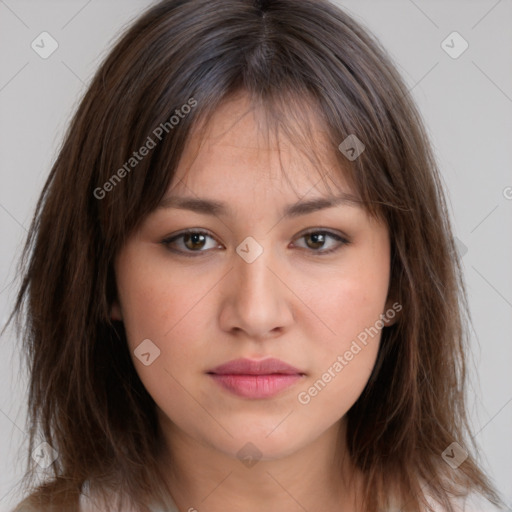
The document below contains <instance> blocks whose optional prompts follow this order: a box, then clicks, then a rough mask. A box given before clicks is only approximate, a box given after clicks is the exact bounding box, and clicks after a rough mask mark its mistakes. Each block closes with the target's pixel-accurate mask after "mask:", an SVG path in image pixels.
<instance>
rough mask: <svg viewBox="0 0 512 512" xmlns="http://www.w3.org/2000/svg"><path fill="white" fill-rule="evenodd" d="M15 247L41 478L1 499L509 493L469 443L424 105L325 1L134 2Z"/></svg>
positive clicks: (106, 506) (77, 504) (395, 504)
mask: <svg viewBox="0 0 512 512" xmlns="http://www.w3.org/2000/svg"><path fill="white" fill-rule="evenodd" d="M433 242H434V243H433ZM26 261H27V264H26V269H25V277H24V282H23V285H22V288H21V290H20V293H19V296H18V301H17V304H16V312H17V314H18V315H19V316H20V318H21V320H22V322H23V323H24V324H25V327H26V331H25V339H26V345H25V350H26V352H27V355H28V357H29V364H30V372H31V384H30V395H29V405H30V414H31V416H30V419H31V445H30V453H31V454H33V453H34V450H36V451H37V450H39V452H37V453H39V455H40V457H41V458H42V459H43V460H44V461H45V464H44V466H45V467H47V470H48V472H49V473H48V478H47V480H46V482H45V483H43V484H42V485H39V486H33V487H34V488H32V489H31V492H30V494H29V496H28V497H27V499H26V500H25V501H24V502H23V503H22V504H20V505H19V507H18V508H17V510H20V511H21V510H38V511H43V510H44V511H46V510H59V511H60V510H70V511H71V510H73V511H75V510H123V511H125V510H129V509H130V510H150V511H157V510H171V511H172V510H178V509H179V510H182V511H183V510H188V511H189V512H191V511H193V510H198V511H202V510H205V511H209V512H216V511H220V510H222V511H227V512H229V511H230V510H244V511H256V510H265V511H274V510H287V511H295V510H297V511H299V510H308V511H311V512H312V511H316V510H344V511H346V512H355V511H363V510H364V511H368V512H377V511H380V510H404V511H406V510H407V511H420V510H421V511H424V510H425V511H426V510H446V511H452V510H457V507H459V506H460V505H461V503H463V501H464V499H465V497H466V496H473V495H480V496H482V497H483V498H485V499H486V500H487V501H488V502H490V503H494V504H496V505H499V504H500V502H499V498H498V495H497V493H496V491H495V490H494V489H493V488H492V486H491V484H490V482H489V480H488V479H487V477H486V476H485V475H484V474H483V472H482V471H481V469H480V468H479V467H478V464H477V462H476V461H475V459H474V457H473V456H472V455H471V453H470V452H471V449H470V448H471V447H470V446H469V445H468V443H469V441H468V439H469V437H468V435H467V434H468V428H467V419H466V409H465V403H464V375H465V366H464V352H465V350H466V345H465V340H466V338H465V329H464V327H465V325H464V319H465V317H464V311H465V309H464V307H465V301H464V290H463V285H462V280H461V272H460V267H459V263H458V260H457V256H456V252H455V248H454V243H453V236H452V232H451V227H450V223H449V220H448V214H447V210H446V206H445V201H444V196H443V192H442V190H441V187H440V180H439V175H438V171H437V169H436V164H435V161H434V158H433V155H432V152H431V149H430V146H429V143H428V140H427V137H426V135H425V131H424V128H423V126H422V122H421V118H420V116H419V114H418V112H417V110H416V108H415V106H414V105H413V103H412V101H411V98H410V96H409V94H408V91H407V88H406V87H405V85H404V83H403V81H402V80H401V78H400V76H399V75H398V73H397V71H396V70H395V68H394V67H393V64H392V63H391V61H390V59H389V57H388V56H387V55H386V54H385V52H384V50H383V49H382V48H381V47H380V45H379V43H378V42H377V41H376V40H375V39H374V38H372V36H371V35H369V34H368V33H367V32H365V31H364V30H363V29H362V28H361V27H360V26H359V25H358V24H357V23H356V22H355V21H354V20H353V19H351V18H350V17H349V16H348V15H346V14H345V13H344V12H343V11H341V10H340V9H338V8H337V7H335V6H333V5H331V4H330V3H328V2H326V1H312V0H311V1H310V0H305V1H296V0H275V1H267V2H263V1H261V2H253V1H249V0H215V1H211V0H208V1H206V0H190V1H178V0H164V1H162V2H160V3H158V4H156V5H155V6H153V7H152V8H150V9H149V10H148V11H147V12H146V13H144V14H143V15H142V16H141V17H140V18H139V19H138V20H137V21H136V23H135V24H134V25H133V26H132V27H131V28H130V29H129V30H128V31H127V32H126V33H125V34H124V36H123V37H122V38H121V40H120V41H119V42H118V43H117V44H116V46H115V48H114V49H113V50H112V52H111V53H110V55H109V56H108V57H107V59H106V61H105V62H104V64H103V65H102V66H101V68H100V69H99V71H98V72H97V74H96V76H95V78H94V80H93V82H92V84H91V86H90V87H89V89H88V91H87V93H86V95H85V97H84V99H83V101H82V102H81V104H80V107H79V109H78V111H77V113H76V115H75V118H74V120H73V122H72V123H71V126H70V128H69V131H68V134H67V137H66V140H65V142H64V145H63V147H62V149H61V151H60V154H59V156H58V158H57V161H56V162H55V165H54V167H53V169H52V172H51V174H50V177H49V179H48V181H47V183H46V186H45V188H44V190H43V194H42V196H41V199H40V201H39V203H38V208H37V212H36V215H35V219H34V222H33V224H32V228H31V231H30V235H29V239H28V242H27V247H26ZM40 439H44V440H45V441H44V442H45V443H46V444H43V445H41V444H39V440H40ZM31 475H32V472H31V471H30V468H29V471H28V472H27V478H26V485H27V488H29V485H30V483H31V480H30V478H31ZM479 510H481V509H479Z"/></svg>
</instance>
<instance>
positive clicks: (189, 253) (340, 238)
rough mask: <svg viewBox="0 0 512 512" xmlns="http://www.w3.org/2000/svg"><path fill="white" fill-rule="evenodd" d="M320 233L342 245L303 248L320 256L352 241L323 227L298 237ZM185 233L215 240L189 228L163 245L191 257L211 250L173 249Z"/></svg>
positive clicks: (164, 241) (209, 234)
mask: <svg viewBox="0 0 512 512" xmlns="http://www.w3.org/2000/svg"><path fill="white" fill-rule="evenodd" d="M319 234H322V235H328V236H329V237H331V238H333V239H335V240H337V241H338V242H340V245H337V246H336V247H334V248H331V249H327V250H323V251H322V250H314V249H309V248H303V247H301V249H306V250H308V249H309V250H310V251H311V252H312V253H313V254H314V255H315V256H316V255H319V256H323V255H325V254H330V253H333V252H335V251H338V250H340V249H341V248H342V247H343V246H345V245H348V244H350V241H349V240H348V239H346V238H344V237H343V236H341V235H338V234H336V233H333V232H332V231H327V230H321V229H316V230H311V231H308V232H307V233H303V234H302V235H301V236H300V237H299V238H298V239H301V238H304V237H307V236H310V235H319ZM185 235H206V236H208V237H210V238H212V239H213V240H215V238H214V237H213V235H212V234H211V233H209V232H208V231H204V230H193V229H192V230H187V231H182V232H181V233H178V234H176V235H172V236H171V237H168V238H165V239H164V240H162V241H161V243H162V245H164V246H165V247H166V248H167V249H168V250H169V251H172V252H174V253H177V254H180V255H183V256H185V257H191V258H197V257H199V256H202V255H203V253H206V252H209V251H210V249H207V250H205V251H204V250H198V251H191V250H189V249H188V250H185V251H183V250H177V249H172V248H171V247H170V245H171V244H172V243H173V242H175V241H176V240H179V239H180V238H183V237H184V236H185Z"/></svg>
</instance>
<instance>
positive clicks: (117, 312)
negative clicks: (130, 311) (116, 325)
mask: <svg viewBox="0 0 512 512" xmlns="http://www.w3.org/2000/svg"><path fill="white" fill-rule="evenodd" d="M110 318H111V319H112V320H118V321H119V322H122V321H123V314H122V312H121V305H120V304H119V301H118V300H117V299H115V300H114V302H113V303H112V306H111V307H110Z"/></svg>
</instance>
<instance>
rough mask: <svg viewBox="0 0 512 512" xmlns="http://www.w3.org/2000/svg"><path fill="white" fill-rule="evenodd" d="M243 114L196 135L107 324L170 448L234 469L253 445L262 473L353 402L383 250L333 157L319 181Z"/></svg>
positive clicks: (236, 109) (239, 110)
mask: <svg viewBox="0 0 512 512" xmlns="http://www.w3.org/2000/svg"><path fill="white" fill-rule="evenodd" d="M248 109H249V104H248V102H247V99H246V98H244V97H239V98H237V99H233V100H231V101H230V102H229V103H226V104H224V105H223V106H222V107H221V108H219V110H218V111H217V112H216V114H215V116H214V118H213V119H212V121H211V123H210V125H209V132H208V134H207V136H206V138H203V139H202V140H201V141H199V140H196V139H194V137H192V139H191V141H190V142H189V145H188V147H187V148H186V151H185V153H184V154H183V158H182V160H181V162H180V165H179V168H178V170H177V174H176V176H175V178H174V180H173V183H172V184H171V187H170V188H169V190H168V191H167V193H166V195H165V198H164V200H163V201H162V203H161V205H160V207H159V208H157V209H156V210H155V211H154V212H153V213H151V214H150V215H149V216H148V217H147V218H146V219H145V220H144V221H143V223H142V225H141V227H140V229H139V230H138V231H137V232H136V233H134V234H133V235H132V236H131V238H130V239H129V240H128V241H127V243H126V244H125V246H124V247H123V248H122V250H121V251H120V253H119V254H118V257H117V259H116V262H115V270H116V280H117V288H118V298H119V301H118V302H117V303H116V304H114V307H113V310H112V315H113V317H114V318H117V319H120V320H122V321H123V322H124V324H125V328H126V333H127V338H128V344H129V349H130V353H131V355H132V358H133V361H134V364H135V367H136V369H137V372H138V374H139V376H140V379H141V380H142V382H143V384H144V386H145V387H146V389H147V390H148V392H149V394H150V395H151V396H152V397H153V399H154V400H155V402H156V404H157V407H158V413H159V416H160V418H162V421H163V422H164V423H165V425H167V427H168V431H169V432H170V435H171V436H172V435H179V434H180V433H181V434H184V435H186V436H187V438H188V439H189V440H191V441H193V442H197V443H199V444H201V445H203V446H207V447H208V448H209V449H214V450H217V451H218V452H222V453H223V454H227V455H230V456H232V457H239V455H237V453H238V452H239V450H240V449H241V448H242V447H243V446H244V445H246V443H248V442H251V443H252V444H253V445H255V446H256V447H257V448H258V450H259V451H260V452H261V457H262V458H264V459H269V460H270V459H276V458H279V457H283V456H286V455H289V454H292V453H293V452H295V451H298V450H300V449H301V448H304V447H306V446H308V445H310V444H311V443H313V442H314V441H315V440H317V439H319V438H321V436H322V435H324V434H325V433H326V432H328V431H332V429H333V428H334V427H336V426H337V425H338V424H339V422H340V420H343V418H344V415H345V414H346V412H347V411H348V410H349V408H350V407H351V406H352V405H353V404H354V402H355V401H356V400H357V398H358V397H359V395H360V394H361V392H362V390H363V388H364V386H365V384H366V383H367V381H368V379H369V376H370V374H371V371H372V369H373V366H374V363H375V360H376V356H377V351H378V346H379V339H380V332H381V329H382V324H383V321H382V316H381V315H383V314H385V313H386V310H389V307H390V303H389V302H387V293H388V286H389V266H390V246H389V237H388V232H387V228H386V226H385V225H384V224H382V223H380V222H378V221H376V220H375V219H372V218H370V217H369V216H368V214H367V213H366V212H365V210H364V209H363V208H362V207H361V206H360V205H358V204H357V203H355V202H353V201H351V198H352V199H353V198H356V197H357V195H356V193H355V191H354V190H353V189H351V188H350V187H349V185H348V183H347V182H346V181H345V180H344V179H343V177H342V175H341V171H339V170H336V171H334V170H333V169H339V165H338V164H337V162H336V161H335V155H332V154H330V153H329V152H328V151H327V150H325V152H324V153H325V154H324V155H323V158H324V168H325V169H330V171H322V173H320V174H319V170H318V168H317V167H315V166H313V165H312V164H311V165H309V160H308V159H307V158H305V157H304V154H301V153H300V152H299V151H297V150H296V149H294V148H293V146H292V145H291V144H289V143H286V142H285V141H284V140H278V141H277V142H276V144H270V146H269V145H268V144H266V143H265V142H264V140H266V139H264V137H262V135H261V131H260V130H259V129H258V124H257V122H256V118H255V117H254V112H252V111H248ZM315 133H316V134H317V135H318V141H319V142H318V144H319V146H318V147H322V146H321V142H322V132H321V129H320V128H318V129H317V130H316V132H315ZM199 143H201V146H200V147H199ZM278 148H279V149H280V151H278V150H277V149H278ZM283 168H284V170H285V173H286V177H287V179H286V178H285V177H284V174H283ZM321 174H323V175H324V178H323V179H321ZM340 197H341V198H342V199H341V200H338V201H336V199H337V198H340ZM186 199H192V200H194V201H193V202H192V201H188V202H186V201H185V200H186ZM319 199H323V200H324V202H321V203H320V202H318V200H319ZM201 201H203V202H201ZM204 201H210V202H215V204H214V205H212V204H209V203H206V202H204ZM327 201H332V203H331V205H330V206H326V204H327ZM308 205H309V207H307V206H308ZM301 206H302V207H303V208H301ZM191 232H192V233H191ZM386 321H387V320H386V318H384V323H385V322H386ZM375 332H377V333H376V334H375ZM369 333H371V334H369ZM271 359H275V360H278V361H270V360H271ZM234 360H238V361H237V362H235V363H234V364H233V365H231V366H229V365H228V366H227V367H226V366H225V364H226V363H229V362H232V361H234ZM240 360H242V361H241V362H240ZM222 365H224V366H222ZM173 432H174V434H173Z"/></svg>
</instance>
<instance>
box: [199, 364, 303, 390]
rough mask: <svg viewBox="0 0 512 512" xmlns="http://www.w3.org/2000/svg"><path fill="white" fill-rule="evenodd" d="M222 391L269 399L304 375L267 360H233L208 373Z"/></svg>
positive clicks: (295, 369) (291, 367) (291, 368)
mask: <svg viewBox="0 0 512 512" xmlns="http://www.w3.org/2000/svg"><path fill="white" fill-rule="evenodd" d="M207 373H208V375H210V376H211V377H212V379H213V380H214V381H215V382H216V383H217V384H219V385H220V386H221V387H222V388H223V389H225V390H227V391H229V392H231V393H233V394H234V395H237V396H240V397H243V398H252V399H261V398H270V397H273V396H275V395H277V394H279V393H280V392H281V391H284V390H285V389H287V388H289V387H290V386H292V385H293V384H295V383H296V382H297V381H299V380H300V379H301V378H302V377H303V376H304V375H305V374H304V372H301V371H300V370H299V369H297V368H295V367H293V366H291V365H289V364H287V363H285V362H284V361H281V360H279V359H275V358H270V359H263V360H261V361H256V360H253V359H234V360H233V361H229V362H227V363H224V364H221V365H220V366H217V367H216V368H214V369H212V370H210V371H209V372H207Z"/></svg>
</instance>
